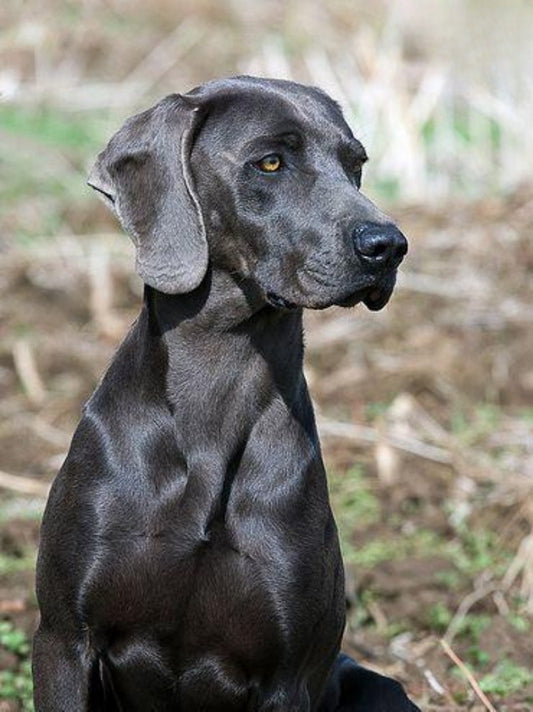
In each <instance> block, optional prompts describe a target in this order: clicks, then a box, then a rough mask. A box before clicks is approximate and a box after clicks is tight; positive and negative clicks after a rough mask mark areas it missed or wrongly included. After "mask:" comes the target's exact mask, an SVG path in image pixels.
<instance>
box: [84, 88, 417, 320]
mask: <svg viewBox="0 0 533 712" xmlns="http://www.w3.org/2000/svg"><path fill="white" fill-rule="evenodd" d="M365 161H366V153H365V150H364V148H363V146H362V145H361V143H360V142H359V141H357V139H355V138H354V136H353V134H352V132H351V131H350V128H349V127H348V125H347V124H346V122H345V121H344V119H343V116H342V112H341V110H340V109H339V107H338V106H337V104H336V103H335V102H334V101H333V100H332V99H330V98H329V97H328V96H327V95H326V94H324V93H323V92H321V91H320V90H318V89H315V88H311V87H305V86H302V85H300V84H296V83H293V82H286V81H281V80H267V79H255V78H252V77H235V78H232V79H226V80H218V81H214V82H209V83H207V84H205V85H203V86H201V87H198V88H197V89H194V90H193V91H191V92H189V93H188V94H185V95H178V94H176V95H171V96H169V97H167V98H166V99H163V101H161V102H160V103H159V104H157V105H156V106H155V107H153V108H152V109H149V110H148V111H145V112H143V113H142V114H139V115H137V116H134V117H133V118H131V119H129V120H128V121H127V122H126V123H125V125H124V126H123V127H122V128H121V129H120V131H119V132H118V133H117V134H116V135H115V136H114V137H113V138H112V139H111V141H110V142H109V144H108V146H107V147H106V149H105V150H104V151H103V152H102V153H101V154H100V155H99V157H98V160H97V163H96V165H95V167H94V169H93V171H92V173H91V176H90V178H89V184H90V185H91V186H92V187H94V188H95V189H96V190H98V191H99V193H100V194H101V195H102V196H103V198H104V199H105V200H106V202H107V203H108V204H110V206H111V207H112V208H113V209H114V211H115V212H116V213H117V215H118V217H119V219H120V220H121V222H122V224H123V226H124V228H125V229H126V230H127V231H128V232H129V233H130V235H131V237H132V239H133V241H134V243H135V245H136V248H137V259H136V265H137V271H138V273H139V274H140V276H141V277H142V278H143V279H144V281H145V282H146V283H147V284H149V285H151V286H152V287H154V288H156V289H158V290H160V291H162V292H166V293H170V294H179V293H186V292H190V291H192V290H194V289H195V288H196V287H198V286H199V285H200V284H201V282H202V280H203V279H204V277H205V274H206V271H207V268H208V264H209V262H210V263H211V264H212V266H213V268H214V269H221V270H225V271H227V272H229V273H230V274H232V275H233V276H234V278H235V279H236V280H237V281H239V280H243V281H245V280H246V281H250V280H251V281H252V282H253V283H254V285H255V286H256V287H257V288H258V290H259V291H260V293H261V295H262V298H263V299H264V301H265V302H268V303H270V304H272V305H273V306H276V307H280V308H292V307H310V308H323V307H327V306H330V305H332V304H341V305H352V304H356V303H357V302H359V301H363V302H364V303H365V304H366V305H367V306H368V307H369V308H370V309H380V308H382V307H383V306H384V305H385V304H386V303H387V301H388V299H389V297H390V295H391V292H392V289H393V287H394V283H395V277H396V270H397V267H398V265H399V264H400V262H401V261H402V259H403V257H404V255H405V253H406V251H407V241H406V239H405V237H404V236H403V235H402V233H401V232H400V231H399V230H398V228H397V227H396V226H395V225H394V224H393V223H392V222H391V220H390V219H389V218H388V217H387V216H386V215H384V214H383V213H382V212H381V211H380V210H379V209H378V208H377V207H376V206H375V205H374V204H373V203H372V202H371V201H370V200H368V198H366V197H364V196H363V195H362V193H361V192H360V190H359V189H360V184H361V172H362V166H363V163H364V162H365Z"/></svg>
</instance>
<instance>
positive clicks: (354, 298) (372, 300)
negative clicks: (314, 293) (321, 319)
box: [266, 272, 396, 311]
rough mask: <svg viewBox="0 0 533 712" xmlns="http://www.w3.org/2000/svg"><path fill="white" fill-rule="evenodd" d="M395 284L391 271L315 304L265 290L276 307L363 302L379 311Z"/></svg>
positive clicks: (325, 306) (342, 305) (344, 304)
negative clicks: (368, 282) (359, 286)
mask: <svg viewBox="0 0 533 712" xmlns="http://www.w3.org/2000/svg"><path fill="white" fill-rule="evenodd" d="M395 284H396V273H395V272H393V273H391V274H390V275H388V276H387V278H386V279H384V280H382V281H380V282H379V283H378V284H374V285H372V286H370V287H363V288H360V289H356V290H355V291H353V292H350V293H349V294H348V295H347V296H345V297H342V298H340V299H332V300H327V301H326V300H324V301H322V300H321V301H320V303H316V304H296V303H295V302H291V301H290V300H288V299H285V297H282V296H280V295H279V294H276V293H275V292H271V291H269V292H267V293H266V300H267V302H268V303H269V304H270V305H271V306H273V307H275V308H276V309H285V310H291V309H300V308H302V307H307V308H310V309H325V308H327V307H329V306H333V305H334V304H335V305H337V306H340V307H353V306H355V305H356V304H359V303H361V302H362V303H363V304H364V305H365V307H366V308H367V309H369V310H370V311H379V310H380V309H383V307H384V306H385V305H386V304H387V303H388V301H389V299H390V298H391V295H392V292H393V290H394V285H395Z"/></svg>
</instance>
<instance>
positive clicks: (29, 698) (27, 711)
mask: <svg viewBox="0 0 533 712" xmlns="http://www.w3.org/2000/svg"><path fill="white" fill-rule="evenodd" d="M2 648H3V649H4V650H7V651H9V652H10V653H12V654H14V655H16V656H17V658H19V663H18V665H17V666H16V667H15V668H14V669H9V670H0V700H14V701H16V702H18V703H19V705H20V709H21V710H23V712H33V685H32V677H31V664H30V661H29V660H28V655H29V653H30V642H29V640H28V638H27V636H26V634H25V633H24V632H23V631H21V630H19V629H18V628H15V626H14V625H13V624H12V623H10V622H9V621H0V650H1V649H2Z"/></svg>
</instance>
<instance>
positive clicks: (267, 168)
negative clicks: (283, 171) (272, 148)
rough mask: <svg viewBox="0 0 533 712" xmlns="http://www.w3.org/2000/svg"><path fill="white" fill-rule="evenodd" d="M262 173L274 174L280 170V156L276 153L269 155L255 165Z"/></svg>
mask: <svg viewBox="0 0 533 712" xmlns="http://www.w3.org/2000/svg"><path fill="white" fill-rule="evenodd" d="M255 165H256V166H257V168H259V170H260V171H263V173H275V172H276V171H279V169H280V168H281V156H278V154H277V153H269V155H268V156H265V157H264V158H262V159H261V160H260V161H257V163H256V164H255Z"/></svg>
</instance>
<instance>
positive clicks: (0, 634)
mask: <svg viewBox="0 0 533 712" xmlns="http://www.w3.org/2000/svg"><path fill="white" fill-rule="evenodd" d="M0 646H1V647H2V648H5V649H6V650H9V652H11V653H15V655H20V656H21V657H22V656H24V655H28V653H29V652H30V644H29V642H28V639H27V637H26V634H25V633H24V632H23V631H22V630H19V629H18V628H15V627H14V625H13V624H12V623H10V622H9V621H0Z"/></svg>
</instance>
